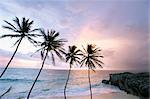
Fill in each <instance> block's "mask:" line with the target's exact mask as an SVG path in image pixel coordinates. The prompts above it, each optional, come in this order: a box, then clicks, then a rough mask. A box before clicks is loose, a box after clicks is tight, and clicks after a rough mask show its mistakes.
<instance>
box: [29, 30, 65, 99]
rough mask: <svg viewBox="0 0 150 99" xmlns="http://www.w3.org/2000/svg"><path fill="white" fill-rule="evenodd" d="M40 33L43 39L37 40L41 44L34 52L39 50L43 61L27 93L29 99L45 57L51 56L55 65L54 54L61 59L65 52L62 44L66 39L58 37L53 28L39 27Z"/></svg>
mask: <svg viewBox="0 0 150 99" xmlns="http://www.w3.org/2000/svg"><path fill="white" fill-rule="evenodd" d="M41 34H42V37H43V38H44V41H43V42H38V43H39V44H38V45H39V46H41V48H40V49H39V50H37V51H36V52H39V51H40V52H41V58H42V61H43V62H42V66H41V68H40V70H39V72H38V75H37V76H36V79H35V80H34V82H33V85H32V87H31V89H30V91H29V93H28V96H27V99H29V97H30V94H31V91H32V89H33V87H34V85H35V83H36V81H37V79H38V77H39V75H40V73H41V71H42V69H43V66H44V63H45V60H46V58H47V57H50V56H51V59H52V63H53V64H54V65H55V58H54V54H56V55H57V56H58V57H59V58H60V59H63V56H62V55H63V54H65V52H64V49H63V45H64V42H66V40H64V39H58V36H59V32H56V31H55V30H51V31H49V30H48V31H47V32H45V31H44V30H43V29H41ZM49 55H50V56H49Z"/></svg>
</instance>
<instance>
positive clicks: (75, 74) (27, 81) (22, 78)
mask: <svg viewBox="0 0 150 99" xmlns="http://www.w3.org/2000/svg"><path fill="white" fill-rule="evenodd" d="M2 70H3V69H2V68H0V73H1V72H2ZM38 71H39V69H25V68H9V69H8V70H7V72H6V73H5V74H4V76H3V77H2V78H0V94H2V93H4V92H5V91H6V90H7V89H8V88H9V87H10V86H11V87H12V89H11V90H10V92H9V93H7V94H6V95H5V96H4V97H3V99H19V97H20V98H21V99H25V98H26V97H27V94H28V92H29V90H30V88H31V86H32V84H33V82H34V79H35V78H36V76H37V74H38ZM116 72H121V71H108V70H98V71H95V72H91V84H92V91H93V94H103V93H112V92H120V90H119V89H118V88H117V87H114V86H110V85H106V84H103V83H101V81H102V80H103V79H109V74H110V73H116ZM67 74H68V71H67V70H49V69H44V70H42V72H41V75H40V77H39V79H38V80H37V82H36V84H35V86H34V88H33V90H32V93H31V97H32V98H35V97H40V96H42V97H43V96H44V97H55V96H63V95H64V94H63V90H64V85H65V82H66V79H67ZM66 91H67V96H79V95H88V94H90V93H89V82H88V75H87V71H86V70H72V71H71V74H70V79H69V82H68V86H67V90H66Z"/></svg>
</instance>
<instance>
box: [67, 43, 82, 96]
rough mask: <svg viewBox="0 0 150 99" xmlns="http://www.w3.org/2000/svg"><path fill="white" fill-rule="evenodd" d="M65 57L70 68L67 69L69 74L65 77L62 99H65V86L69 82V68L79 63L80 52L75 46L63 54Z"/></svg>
mask: <svg viewBox="0 0 150 99" xmlns="http://www.w3.org/2000/svg"><path fill="white" fill-rule="evenodd" d="M65 55H66V62H68V63H69V64H70V68H69V72H68V76H67V80H66V84H65V88H64V98H65V99H66V98H67V97H66V88H67V84H68V81H69V76H70V72H71V68H72V65H73V64H74V63H76V64H77V63H80V58H79V55H80V50H78V49H77V47H76V46H75V45H73V46H69V49H68V52H67V53H66V54H65Z"/></svg>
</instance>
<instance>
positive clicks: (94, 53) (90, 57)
mask: <svg viewBox="0 0 150 99" xmlns="http://www.w3.org/2000/svg"><path fill="white" fill-rule="evenodd" d="M83 49H84V51H85V52H83V54H82V56H83V58H82V60H81V66H83V65H84V64H85V66H88V68H90V69H92V70H94V69H95V68H96V66H99V67H101V68H102V64H103V62H102V61H101V60H99V58H103V56H102V55H101V53H100V52H101V50H100V49H99V48H96V46H95V45H92V44H89V45H87V49H85V48H84V47H83Z"/></svg>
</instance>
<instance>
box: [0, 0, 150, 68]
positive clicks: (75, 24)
mask: <svg viewBox="0 0 150 99" xmlns="http://www.w3.org/2000/svg"><path fill="white" fill-rule="evenodd" d="M148 4H149V3H148V0H132V1H130V0H121V1H118V0H111V1H110V0H109V1H107V0H101V1H99V0H92V1H84V0H83V1H79V0H77V1H60V2H58V1H53V0H52V1H49V0H44V1H43V0H36V1H35V0H33V1H31V0H19V1H18V0H14V1H11V0H5V1H4V0H3V1H2V2H0V8H1V9H0V11H1V12H2V13H0V19H1V20H3V19H7V20H11V18H12V17H14V16H19V17H22V16H26V17H30V18H31V19H33V20H35V26H37V27H44V28H46V29H47V28H50V29H51V28H54V29H55V30H57V31H59V32H60V34H61V37H62V38H66V39H67V40H68V41H69V42H68V43H67V44H66V46H67V45H73V44H75V45H77V46H78V47H79V48H81V45H84V46H85V45H86V44H87V43H94V44H96V45H98V46H100V47H101V49H102V53H103V55H104V56H105V58H104V59H103V61H104V63H105V65H104V68H108V69H127V68H130V69H131V68H133V69H135V68H139V69H141V68H145V69H147V68H148V61H149V60H148V59H149V57H148V50H149V48H148V47H149V46H150V44H149V35H148ZM22 12H24V13H22ZM1 20H0V25H2V23H3V22H2V21H1ZM1 30H2V31H3V29H1ZM7 33H8V32H7ZM0 41H1V42H0V46H2V47H0V48H3V49H9V48H8V46H9V45H8V43H6V44H5V45H3V43H2V42H3V41H2V40H0ZM5 41H6V40H4V42H5ZM8 41H9V40H8ZM8 41H6V42H8ZM10 45H11V44H10ZM28 48H31V47H30V46H28V44H27V43H26V42H24V43H22V47H20V50H19V51H20V52H26V53H27V52H29V51H30V50H25V49H28ZM31 49H34V48H31ZM32 51H33V50H32ZM1 55H2V56H5V57H6V56H10V55H11V54H10V53H9V52H8V53H5V55H4V54H3V53H1ZM16 57H18V59H19V58H20V59H23V60H30V59H31V58H29V57H28V55H27V57H26V55H24V54H18V55H16ZM38 58H40V56H38ZM5 60H6V58H5ZM31 61H34V59H31ZM29 63H31V62H29ZM59 64H61V63H59ZM64 65H65V64H63V63H62V64H61V65H60V66H64Z"/></svg>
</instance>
